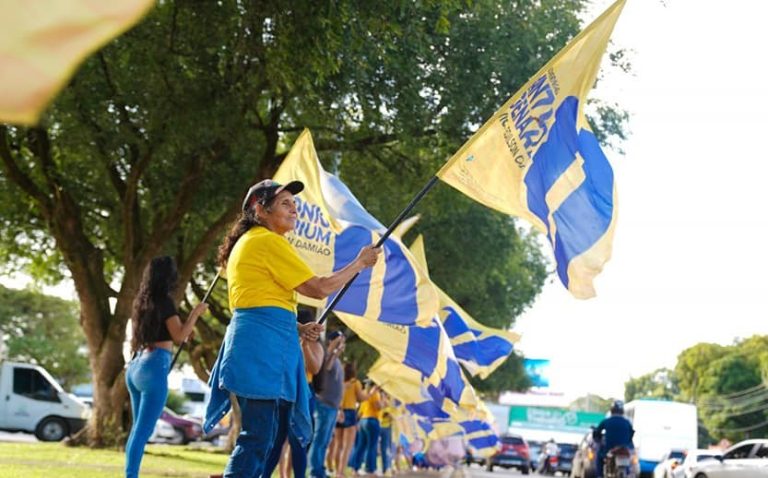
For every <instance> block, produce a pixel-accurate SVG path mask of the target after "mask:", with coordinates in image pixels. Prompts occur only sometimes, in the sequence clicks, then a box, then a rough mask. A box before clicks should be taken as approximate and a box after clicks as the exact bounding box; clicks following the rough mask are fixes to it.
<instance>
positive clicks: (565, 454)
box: [557, 443, 577, 476]
mask: <svg viewBox="0 0 768 478" xmlns="http://www.w3.org/2000/svg"><path fill="white" fill-rule="evenodd" d="M557 447H558V448H559V449H560V453H558V455H557V471H559V472H560V473H562V474H563V475H566V476H567V475H569V474H570V473H571V470H572V469H573V457H574V456H575V455H576V449H577V446H576V445H574V444H573V443H558V444H557Z"/></svg>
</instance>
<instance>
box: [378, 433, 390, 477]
mask: <svg viewBox="0 0 768 478" xmlns="http://www.w3.org/2000/svg"><path fill="white" fill-rule="evenodd" d="M379 445H380V446H381V472H382V473H386V472H387V470H389V469H390V468H392V428H391V427H381V430H379Z"/></svg>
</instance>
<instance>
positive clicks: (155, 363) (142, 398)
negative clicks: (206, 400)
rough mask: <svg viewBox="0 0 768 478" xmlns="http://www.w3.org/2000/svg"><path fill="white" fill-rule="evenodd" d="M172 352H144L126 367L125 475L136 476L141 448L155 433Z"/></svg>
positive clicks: (142, 451) (164, 394)
mask: <svg viewBox="0 0 768 478" xmlns="http://www.w3.org/2000/svg"><path fill="white" fill-rule="evenodd" d="M170 367H171V352H169V351H168V350H165V349H154V350H152V351H151V352H149V351H146V350H143V351H141V352H139V353H138V355H137V356H136V358H134V359H133V360H131V363H129V364H128V370H127V371H126V372H125V384H126V385H127V386H128V393H129V394H130V395H131V410H132V411H133V426H132V427H131V434H130V435H128V441H127V442H126V444H125V476H126V478H136V477H138V476H139V468H140V467H141V459H142V458H143V457H144V447H145V446H146V444H147V441H148V440H149V437H150V436H152V432H153V431H154V430H155V424H156V423H157V419H158V418H160V415H161V414H162V413H163V407H164V406H165V401H166V399H167V398H168V371H169V369H170Z"/></svg>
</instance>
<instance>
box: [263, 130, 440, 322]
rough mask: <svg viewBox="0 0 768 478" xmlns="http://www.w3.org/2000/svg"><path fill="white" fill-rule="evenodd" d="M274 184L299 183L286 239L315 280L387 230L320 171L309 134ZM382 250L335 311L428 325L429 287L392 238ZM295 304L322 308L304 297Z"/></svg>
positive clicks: (433, 299) (433, 309) (432, 294)
mask: <svg viewBox="0 0 768 478" xmlns="http://www.w3.org/2000/svg"><path fill="white" fill-rule="evenodd" d="M274 179H275V180H276V181H279V182H283V183H285V182H288V181H292V180H299V181H302V182H303V183H304V186H305V188H304V191H302V192H301V193H300V194H299V195H297V196H296V206H297V209H298V215H299V218H298V221H297V224H296V228H295V229H294V231H293V232H292V233H291V234H289V235H288V236H287V237H288V240H289V241H290V242H291V244H292V245H293V247H295V248H296V250H297V251H298V252H299V254H300V255H301V256H302V257H303V258H304V260H306V261H307V263H308V264H309V265H310V267H311V268H312V270H313V271H314V272H315V273H316V274H318V275H329V274H331V273H333V272H334V271H337V270H339V269H341V268H342V267H344V266H346V265H347V264H348V263H350V262H352V261H353V260H354V259H355V257H356V256H357V254H358V252H359V251H360V249H361V248H362V247H363V246H366V245H370V244H373V243H374V242H376V241H377V240H378V239H379V237H381V234H383V232H384V231H386V228H385V227H384V226H383V225H382V224H381V223H380V222H379V221H377V220H376V218H374V217H373V216H372V215H371V214H369V213H368V211H366V210H365V208H364V207H363V206H362V205H361V204H360V202H359V201H358V200H357V199H356V198H355V197H354V195H353V194H352V193H351V191H350V190H349V188H347V186H346V185H344V183H342V182H341V181H340V180H339V178H337V177H336V176H334V175H333V174H330V173H328V172H326V171H324V170H323V168H322V166H321V164H320V160H319V159H318V157H317V153H316V151H315V147H314V145H313V142H312V135H311V134H310V132H309V130H304V132H303V133H302V134H301V135H300V136H299V138H298V139H297V140H296V143H294V145H293V147H292V148H291V151H290V152H289V154H288V156H287V157H286V158H285V160H284V161H283V164H282V165H281V166H280V168H279V169H278V170H277V172H276V173H275V176H274ZM382 248H383V253H382V257H381V260H379V261H378V262H377V263H376V265H375V266H374V267H373V268H370V269H366V270H364V271H363V272H361V273H360V274H359V275H358V277H357V278H356V279H355V280H354V281H353V282H352V285H351V287H350V288H349V290H348V291H347V293H346V294H345V295H344V296H343V297H342V298H341V300H340V301H339V302H338V304H337V305H336V307H335V309H334V311H335V312H343V313H347V314H351V315H354V316H357V317H365V318H366V319H370V320H371V321H380V322H386V323H390V324H401V325H413V324H424V325H428V324H430V323H431V322H432V319H433V317H434V316H435V314H436V313H437V311H438V298H437V291H436V290H435V288H434V285H433V284H432V283H431V282H430V281H429V279H428V278H427V277H426V274H424V272H423V271H422V269H421V267H420V266H419V265H418V263H416V261H415V259H414V258H413V257H412V256H411V253H410V251H408V249H407V248H406V247H405V246H404V245H403V244H402V242H400V240H399V239H398V238H397V237H390V238H389V239H387V240H386V241H385V242H384V244H383V245H382ZM333 298H334V296H331V297H329V298H328V301H331V300H333ZM299 301H300V302H302V303H305V304H309V305H313V306H321V305H322V304H321V303H318V301H315V300H312V299H310V298H307V297H300V298H299Z"/></svg>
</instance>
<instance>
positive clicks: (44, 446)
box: [0, 443, 229, 478]
mask: <svg viewBox="0 0 768 478" xmlns="http://www.w3.org/2000/svg"><path fill="white" fill-rule="evenodd" d="M228 458H229V455H227V454H224V453H222V452H220V451H206V450H199V449H192V448H187V447H180V446H167V445H149V446H147V449H146V452H145V454H144V459H143V460H142V462H141V476H142V478H145V477H146V478H150V477H151V478H159V477H171V476H176V477H195V478H197V477H208V475H210V474H214V473H221V472H222V471H223V470H224V466H225V465H226V463H227V459H228ZM124 465H125V453H124V452H122V451H119V450H91V449H89V448H85V447H76V448H70V447H66V446H64V445H61V444H59V443H0V477H3V478H6V477H7V478H12V477H17V476H18V477H25V478H27V477H29V478H43V477H45V478H49V477H55V478H96V477H105V476H122V475H123V466H124Z"/></svg>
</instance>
